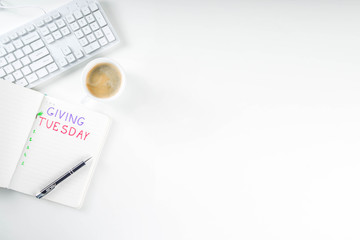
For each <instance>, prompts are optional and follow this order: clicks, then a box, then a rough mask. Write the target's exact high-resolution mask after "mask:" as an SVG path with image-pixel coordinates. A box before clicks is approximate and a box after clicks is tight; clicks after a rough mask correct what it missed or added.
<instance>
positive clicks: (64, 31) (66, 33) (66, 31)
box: [60, 27, 70, 36]
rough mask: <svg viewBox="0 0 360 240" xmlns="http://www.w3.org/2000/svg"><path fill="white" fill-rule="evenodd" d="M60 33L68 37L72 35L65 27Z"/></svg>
mask: <svg viewBox="0 0 360 240" xmlns="http://www.w3.org/2000/svg"><path fill="white" fill-rule="evenodd" d="M60 32H61V33H62V35H63V36H67V35H69V34H70V30H69V28H68V27H63V28H62V29H60Z"/></svg>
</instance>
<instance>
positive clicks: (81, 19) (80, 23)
mask: <svg viewBox="0 0 360 240" xmlns="http://www.w3.org/2000/svg"><path fill="white" fill-rule="evenodd" d="M78 24H79V26H80V27H84V26H85V25H86V24H87V22H86V20H85V19H84V18H80V19H79V20H78Z"/></svg>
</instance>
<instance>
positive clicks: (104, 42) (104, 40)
mask: <svg viewBox="0 0 360 240" xmlns="http://www.w3.org/2000/svg"><path fill="white" fill-rule="evenodd" d="M99 43H100V45H101V46H105V45H106V44H108V41H107V40H106V38H105V37H102V38H100V39H99Z"/></svg>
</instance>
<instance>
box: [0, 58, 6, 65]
mask: <svg viewBox="0 0 360 240" xmlns="http://www.w3.org/2000/svg"><path fill="white" fill-rule="evenodd" d="M6 64H7V61H6V60H5V58H0V67H3V66H5V65H6Z"/></svg>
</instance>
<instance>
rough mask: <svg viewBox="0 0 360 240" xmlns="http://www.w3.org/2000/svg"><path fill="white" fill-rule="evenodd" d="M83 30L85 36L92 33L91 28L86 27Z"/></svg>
mask: <svg viewBox="0 0 360 240" xmlns="http://www.w3.org/2000/svg"><path fill="white" fill-rule="evenodd" d="M82 30H83V32H84V34H85V35H88V34H89V33H91V29H90V28H89V26H86V27H84V28H83V29H82Z"/></svg>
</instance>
